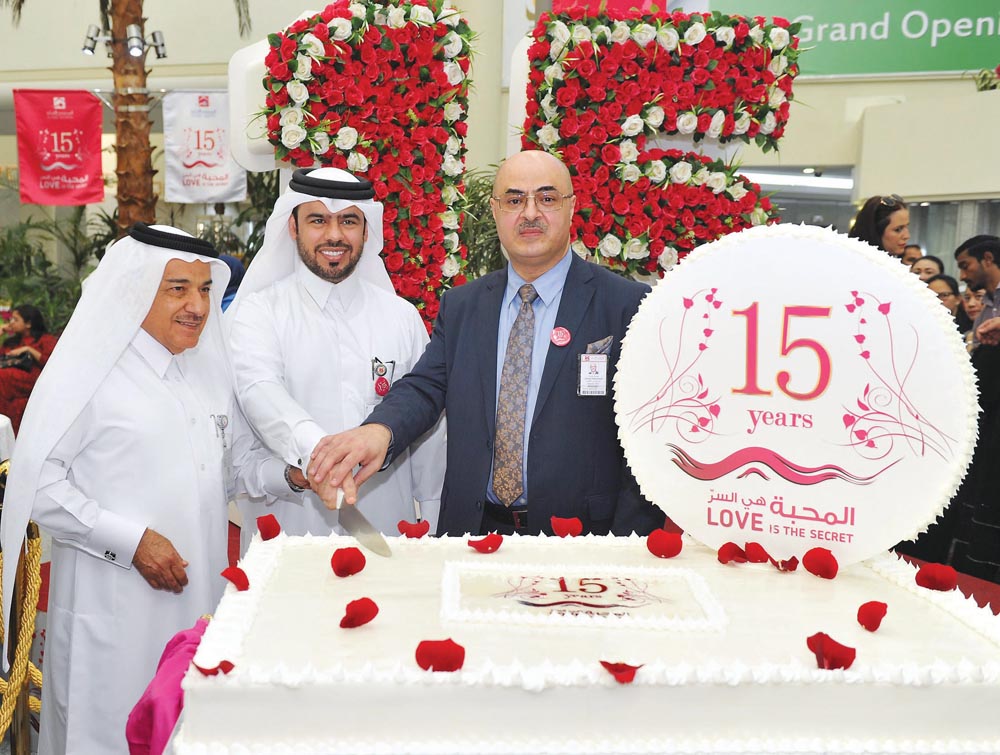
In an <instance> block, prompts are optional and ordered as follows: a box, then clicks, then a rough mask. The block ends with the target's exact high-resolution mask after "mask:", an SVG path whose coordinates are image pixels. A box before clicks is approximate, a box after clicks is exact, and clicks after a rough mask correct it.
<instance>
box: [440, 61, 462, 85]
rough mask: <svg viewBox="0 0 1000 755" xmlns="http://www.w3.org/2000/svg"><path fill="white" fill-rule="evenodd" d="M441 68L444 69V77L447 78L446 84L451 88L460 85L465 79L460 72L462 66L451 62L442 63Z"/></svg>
mask: <svg viewBox="0 0 1000 755" xmlns="http://www.w3.org/2000/svg"><path fill="white" fill-rule="evenodd" d="M441 68H442V69H444V75H445V76H447V77H448V83H449V84H451V85H452V86H455V85H456V84H461V83H462V81H463V80H464V79H465V73H464V72H463V71H462V66H460V65H459V64H458V63H456V62H455V61H453V60H449V61H447V62H446V63H443V64H442V66H441Z"/></svg>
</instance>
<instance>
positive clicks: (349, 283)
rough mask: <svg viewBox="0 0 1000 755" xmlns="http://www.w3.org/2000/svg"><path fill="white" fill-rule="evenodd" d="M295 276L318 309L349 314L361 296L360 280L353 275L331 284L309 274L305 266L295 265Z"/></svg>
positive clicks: (313, 274)
mask: <svg viewBox="0 0 1000 755" xmlns="http://www.w3.org/2000/svg"><path fill="white" fill-rule="evenodd" d="M355 272H357V271H355ZM295 275H296V277H298V280H299V283H300V284H301V285H302V287H303V288H304V289H305V290H306V292H307V293H308V294H309V296H310V297H312V300H313V301H315V302H316V304H317V306H318V307H319V308H320V309H324V310H325V309H327V308H330V309H331V310H332V311H334V312H339V313H344V312H350V311H351V308H352V307H353V306H354V305H355V304H356V303H357V301H358V298H359V297H360V296H361V278H360V276H357V275H354V274H353V273H352V274H351V275H348V276H347V278H345V279H344V280H342V281H341V282H340V283H331V282H330V281H325V280H323V279H322V278H320V277H319V276H318V275H316V274H315V273H313V272H311V271H310V270H309V269H308V268H307V267H306V266H305V265H302V264H299V265H296V269H295Z"/></svg>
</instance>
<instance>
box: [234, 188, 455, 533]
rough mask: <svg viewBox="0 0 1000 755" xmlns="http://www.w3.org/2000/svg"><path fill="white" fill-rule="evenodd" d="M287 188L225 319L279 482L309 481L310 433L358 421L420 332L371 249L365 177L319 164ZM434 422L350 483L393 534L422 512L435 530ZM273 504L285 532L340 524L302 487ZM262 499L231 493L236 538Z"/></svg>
mask: <svg viewBox="0 0 1000 755" xmlns="http://www.w3.org/2000/svg"><path fill="white" fill-rule="evenodd" d="M288 189H289V190H288V191H287V192H285V194H283V195H282V196H281V197H280V198H279V199H278V201H277V203H276V204H275V208H274V212H273V213H272V215H271V217H270V219H269V220H268V221H267V227H266V229H265V236H264V244H263V247H262V248H261V251H260V252H259V253H258V255H257V256H256V257H255V258H254V261H253V263H252V264H251V265H250V268H249V270H248V271H247V274H246V277H245V278H244V279H243V283H242V284H241V285H240V289H239V292H238V293H237V295H236V299H235V300H234V301H233V303H232V305H231V306H230V308H229V310H228V311H227V313H226V323H227V326H228V327H229V328H230V346H231V349H232V353H233V365H234V368H235V370H236V381H237V385H238V387H239V396H240V401H241V402H242V405H243V409H244V411H245V412H246V416H247V419H248V420H249V421H250V423H251V424H252V425H253V427H254V428H255V429H256V431H257V434H258V435H259V436H260V437H261V439H262V440H263V441H264V443H265V444H267V446H269V447H270V449H271V450H272V451H273V452H274V453H275V454H276V455H277V456H280V457H282V458H283V459H284V460H285V461H286V462H287V463H288V467H287V474H288V476H289V484H291V485H294V486H298V487H302V488H308V484H309V483H308V481H307V480H306V478H305V477H304V476H303V475H302V470H303V469H305V468H306V467H307V465H308V463H309V456H310V454H311V453H312V451H313V449H314V448H315V447H316V444H317V443H319V441H320V440H322V439H323V438H324V437H326V436H328V435H330V434H334V433H338V432H341V431H343V430H346V429H348V428H351V427H355V426H357V425H358V424H360V423H361V421H362V420H364V418H365V417H367V416H368V414H369V413H370V412H371V410H372V409H373V408H374V407H375V406H376V405H377V404H378V403H379V402H381V400H382V397H383V396H385V394H386V393H387V392H388V390H389V389H390V386H391V384H392V382H393V380H394V379H398V378H400V377H402V376H403V375H404V374H406V373H407V372H408V371H409V370H410V368H411V367H412V366H413V365H414V364H415V363H416V361H417V359H419V358H420V355H421V354H423V351H424V347H425V346H426V345H427V342H428V340H429V339H428V336H427V329H426V327H425V326H424V324H423V322H422V320H421V319H420V315H419V313H418V312H417V310H416V308H415V307H414V306H413V305H412V304H410V303H409V302H407V301H406V300H404V299H401V298H400V297H398V296H396V294H395V291H394V290H393V287H392V283H391V282H390V280H389V276H388V274H387V273H386V271H385V266H384V265H383V263H382V258H381V257H380V256H379V252H380V251H381V249H382V237H383V231H382V205H381V203H379V202H376V201H374V199H373V198H374V196H375V192H374V190H373V189H372V185H371V183H370V182H369V181H367V180H365V179H361V178H358V177H356V176H354V175H352V174H350V173H348V172H346V171H343V170H340V169H337V168H319V169H315V170H297V171H295V173H294V174H293V176H292V179H291V181H290V183H289V187H288ZM444 432H445V430H444V422H443V420H442V421H441V422H439V423H438V425H437V426H436V427H434V428H432V429H431V430H430V431H428V433H427V434H426V435H425V436H423V438H422V439H421V440H420V441H419V442H418V444H417V445H416V446H415V447H411V449H410V450H409V451H407V452H405V453H403V454H402V455H400V456H398V457H396V458H395V459H394V460H393V463H392V465H391V466H390V467H389V468H388V469H387V470H386V472H385V473H383V474H382V475H379V477H378V480H377V482H376V484H375V485H374V486H370V487H367V488H365V490H364V491H363V492H362V493H361V494H360V495H359V498H358V502H357V505H358V506H359V508H360V510H361V512H362V513H363V514H365V516H366V517H367V518H368V519H369V521H371V522H372V524H373V525H374V526H375V527H377V528H378V529H379V530H381V531H382V532H386V533H390V534H397V533H398V529H397V526H398V523H399V521H400V520H402V519H405V520H407V521H413V520H414V519H416V518H420V517H422V518H423V519H426V520H427V521H429V522H430V531H431V532H434V531H436V528H437V518H438V511H439V509H440V498H441V485H442V482H443V480H444V465H445V449H444ZM373 482H375V481H373ZM276 506H277V508H278V510H275V511H274V512H273V513H275V515H276V516H277V518H278V520H279V521H280V522H281V525H282V529H283V530H284V531H285V532H287V533H289V534H294V535H304V534H306V533H311V534H314V535H327V534H330V533H331V532H340V533H342V532H343V530H342V529H341V528H340V526H339V524H338V515H337V511H336V510H331V509H329V508H327V506H326V505H324V503H323V501H321V500H320V498H319V497H318V496H317V495H315V494H314V493H313V492H312V491H310V490H308V489H306V490H304V491H303V492H302V494H301V501H300V502H299V505H289V504H288V503H285V502H284V501H282V502H280V503H277V504H276ZM415 506H416V508H415ZM266 510H267V509H266V508H264V507H262V506H261V504H259V503H255V502H245V503H244V504H242V505H241V511H242V512H243V522H244V528H243V532H244V537H243V544H244V548H245V547H246V545H247V544H248V543H249V536H251V535H252V534H253V527H252V524H253V522H254V521H255V520H256V517H257V516H259V515H261V514H262V513H265V512H266ZM247 523H249V524H250V525H251V526H249V527H248V526H246V525H247Z"/></svg>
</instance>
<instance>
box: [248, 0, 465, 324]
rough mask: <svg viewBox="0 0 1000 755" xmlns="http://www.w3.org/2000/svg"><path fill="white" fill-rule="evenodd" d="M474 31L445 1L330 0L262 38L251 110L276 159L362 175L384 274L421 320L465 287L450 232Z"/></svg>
mask: <svg viewBox="0 0 1000 755" xmlns="http://www.w3.org/2000/svg"><path fill="white" fill-rule="evenodd" d="M471 40H472V32H471V30H470V29H469V26H468V24H467V23H466V21H465V20H464V19H463V18H462V17H461V16H460V15H459V13H458V11H457V10H455V8H453V7H451V5H450V4H449V3H447V2H445V0H425V2H423V3H417V2H413V3H410V2H397V3H389V4H386V5H379V4H376V3H356V2H350V0H336V1H335V2H334V3H332V4H330V5H328V6H327V7H326V9H325V10H323V11H322V12H321V13H317V14H315V15H313V16H310V17H308V18H303V19H300V20H298V21H296V22H295V23H294V24H292V25H291V26H290V27H288V29H286V30H285V31H283V32H281V33H278V34H270V35H268V43H269V44H270V51H269V52H268V54H267V57H266V58H265V67H266V76H265V77H264V87H265V88H266V90H267V96H266V100H265V107H264V109H263V111H262V113H261V115H262V116H263V117H264V118H265V119H266V121H267V135H268V140H269V141H270V142H271V143H272V144H273V145H274V148H275V154H276V156H277V157H278V159H281V160H287V161H288V162H291V163H293V164H294V165H298V166H301V167H309V166H312V165H321V166H332V167H335V168H343V169H345V170H348V171H351V172H352V173H355V174H357V175H363V176H364V177H366V178H368V179H369V180H370V181H371V182H372V184H373V185H374V188H375V196H376V198H377V199H378V200H379V201H381V202H383V203H384V205H385V211H384V221H385V223H384V229H385V246H384V248H383V252H382V254H383V257H384V259H385V266H386V270H387V271H388V273H389V277H390V279H391V280H392V282H393V285H394V286H395V288H396V291H397V292H398V293H399V294H400V295H401V296H403V297H405V298H406V299H408V300H410V301H411V302H412V303H413V304H414V305H415V306H416V307H417V309H419V310H420V313H421V315H422V316H423V318H424V321H425V322H426V323H427V324H428V325H430V323H431V322H433V320H434V318H435V317H436V316H437V311H438V300H439V299H440V297H441V294H442V293H443V292H444V291H445V290H447V289H448V288H451V287H452V286H454V285H459V284H461V283H464V282H465V276H464V275H462V274H461V271H462V268H463V266H464V264H465V263H464V259H465V248H464V247H463V246H462V245H461V243H460V241H459V236H458V229H459V226H460V220H461V212H460V210H459V202H460V200H461V195H462V188H461V187H462V184H461V179H462V174H463V172H464V170H465V152H466V148H465V135H466V130H467V124H466V117H467V113H468V87H469V83H468V80H467V79H466V74H467V73H468V70H469V54H470V46H469V45H470V42H471Z"/></svg>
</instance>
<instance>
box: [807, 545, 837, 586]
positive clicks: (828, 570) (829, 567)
mask: <svg viewBox="0 0 1000 755" xmlns="http://www.w3.org/2000/svg"><path fill="white" fill-rule="evenodd" d="M802 566H803V567H804V568H805V570H806V571H807V572H809V573H810V574H815V575H816V576H817V577H822V578H823V579H833V578H834V577H836V576H837V570H838V569H839V568H840V567H839V565H838V564H837V559H836V557H835V556H834V555H833V554H832V553H831V552H830V551H829V550H828V549H827V548H810V549H809V550H807V551H806V555H804V556H803V557H802Z"/></svg>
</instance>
